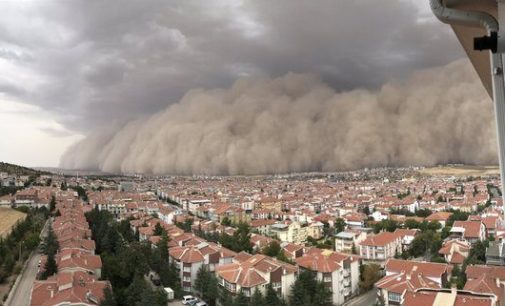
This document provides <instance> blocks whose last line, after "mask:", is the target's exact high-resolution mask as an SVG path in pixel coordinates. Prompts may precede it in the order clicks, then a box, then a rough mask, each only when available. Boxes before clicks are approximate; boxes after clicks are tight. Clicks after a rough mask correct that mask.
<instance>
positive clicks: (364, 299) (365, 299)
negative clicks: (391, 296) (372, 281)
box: [344, 288, 377, 306]
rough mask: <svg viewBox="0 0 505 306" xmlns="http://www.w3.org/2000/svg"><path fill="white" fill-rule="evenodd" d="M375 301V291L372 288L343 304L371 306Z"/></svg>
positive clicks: (346, 305)
mask: <svg viewBox="0 0 505 306" xmlns="http://www.w3.org/2000/svg"><path fill="white" fill-rule="evenodd" d="M376 299H377V289H376V288H373V289H372V290H370V291H368V292H367V293H365V294H363V295H360V296H357V297H355V298H353V299H351V300H350V301H349V302H347V303H345V304H344V305H345V306H362V305H366V306H372V305H374V304H375V302H376Z"/></svg>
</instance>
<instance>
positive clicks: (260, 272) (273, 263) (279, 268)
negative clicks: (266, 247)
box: [216, 253, 298, 298]
mask: <svg viewBox="0 0 505 306" xmlns="http://www.w3.org/2000/svg"><path fill="white" fill-rule="evenodd" d="M297 270H298V269H297V268H296V267H295V266H293V265H290V264H287V263H284V262H281V261H279V260H277V259H274V258H272V257H268V256H265V255H261V254H256V255H250V254H247V253H240V254H239V255H237V256H236V257H235V258H234V260H233V262H232V263H228V264H223V265H219V266H218V267H216V276H217V278H218V284H219V285H220V286H221V287H223V288H224V289H225V290H227V291H228V292H229V293H231V294H236V293H238V292H240V291H241V292H243V293H244V295H245V296H248V297H250V296H251V295H252V294H254V291H255V290H259V291H260V292H262V293H265V292H266V287H267V285H269V284H271V285H272V287H273V289H274V290H275V291H276V292H277V293H278V294H279V295H280V296H282V297H284V298H288V296H289V292H290V289H291V286H292V285H293V283H294V282H295V279H296V273H297Z"/></svg>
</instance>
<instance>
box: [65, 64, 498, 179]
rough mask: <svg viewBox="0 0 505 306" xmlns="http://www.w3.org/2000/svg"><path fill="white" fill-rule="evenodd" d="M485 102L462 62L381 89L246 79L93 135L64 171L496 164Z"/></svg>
mask: <svg viewBox="0 0 505 306" xmlns="http://www.w3.org/2000/svg"><path fill="white" fill-rule="evenodd" d="M492 114H493V112H492V104H491V102H490V101H489V97H488V96H487V93H486V92H485V91H484V89H483V87H482V85H481V84H480V81H479V80H478V79H477V77H476V75H475V72H474V71H473V69H472V67H471V65H470V64H469V63H468V62H467V61H465V60H459V61H456V62H454V63H451V64H449V65H447V66H445V67H442V68H432V69H428V70H424V71H419V72H416V73H414V74H413V75H411V76H410V77H408V78H407V79H406V80H403V81H395V82H389V83H386V84H385V85H383V86H382V87H381V88H380V89H379V90H364V89H363V90H352V91H347V92H336V91H335V90H334V89H333V88H331V87H330V86H328V85H327V84H325V83H323V82H321V81H320V80H319V79H318V78H317V77H315V76H313V75H306V74H292V73H290V74H287V75H285V76H282V77H280V78H276V79H244V80H239V81H237V82H235V84H234V85H233V86H232V87H231V88H229V89H215V90H204V89H195V90H191V91H189V92H188V93H187V94H186V95H185V96H184V97H183V98H182V99H181V100H180V102H178V103H175V104H172V105H170V106H168V107H167V108H166V109H165V110H163V111H161V112H159V113H157V114H155V115H153V116H151V117H148V118H141V119H137V120H134V121H131V122H128V123H127V124H125V125H122V126H116V127H110V128H108V129H106V130H99V131H95V132H94V133H92V134H91V135H90V136H89V137H88V138H86V139H84V140H83V141H81V142H79V143H77V144H76V145H74V146H73V147H71V148H70V150H69V151H68V152H67V153H66V154H65V155H64V156H63V158H62V166H63V167H66V168H87V169H102V170H104V171H112V172H118V171H122V172H144V173H170V174H176V173H177V174H192V173H204V174H257V173H284V172H301V171H314V170H322V171H334V170H342V169H356V168H362V167H374V166H384V165H389V166H391V165H435V164H438V163H447V162H464V163H484V164H488V163H493V162H496V143H495V135H494V124H493V115H492Z"/></svg>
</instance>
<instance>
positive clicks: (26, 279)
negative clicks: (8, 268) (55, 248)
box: [5, 221, 50, 306]
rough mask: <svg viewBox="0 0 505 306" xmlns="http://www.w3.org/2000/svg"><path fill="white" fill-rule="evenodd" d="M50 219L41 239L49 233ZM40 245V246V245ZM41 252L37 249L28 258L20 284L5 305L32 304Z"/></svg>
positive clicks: (23, 305) (21, 305)
mask: <svg viewBox="0 0 505 306" xmlns="http://www.w3.org/2000/svg"><path fill="white" fill-rule="evenodd" d="M49 222H50V221H48V222H46V224H45V225H44V228H43V229H42V232H41V240H42V241H43V239H44V237H45V236H46V235H47V231H48V224H49ZM39 247H40V246H39ZM40 257H41V254H40V253H39V252H38V249H36V250H35V251H34V252H32V255H31V256H30V257H29V258H28V261H27V262H26V268H25V270H24V271H23V274H22V275H21V278H20V279H19V283H18V286H17V287H15V288H13V289H12V290H13V291H12V292H11V293H10V294H9V298H8V299H7V301H6V303H5V306H28V305H30V298H31V295H32V288H33V282H34V281H35V278H36V276H37V271H38V263H39V260H40Z"/></svg>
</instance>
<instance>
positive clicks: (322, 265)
mask: <svg viewBox="0 0 505 306" xmlns="http://www.w3.org/2000/svg"><path fill="white" fill-rule="evenodd" d="M296 263H297V264H298V266H300V269H302V270H309V271H312V272H315V273H316V279H317V280H319V281H321V282H323V283H324V284H325V286H326V287H328V288H330V290H331V292H332V299H333V304H334V305H342V304H343V303H344V302H346V301H348V300H349V299H350V298H351V297H352V296H353V295H354V294H356V293H357V292H358V289H359V286H358V284H359V257H358V256H355V255H350V254H344V253H337V252H335V251H331V250H321V249H318V248H312V249H310V250H308V251H307V252H306V254H305V255H303V256H302V257H299V258H297V259H296Z"/></svg>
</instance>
